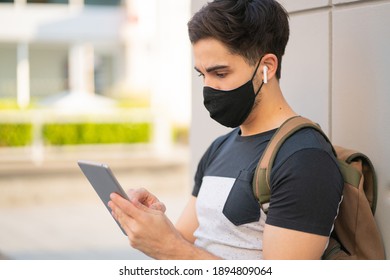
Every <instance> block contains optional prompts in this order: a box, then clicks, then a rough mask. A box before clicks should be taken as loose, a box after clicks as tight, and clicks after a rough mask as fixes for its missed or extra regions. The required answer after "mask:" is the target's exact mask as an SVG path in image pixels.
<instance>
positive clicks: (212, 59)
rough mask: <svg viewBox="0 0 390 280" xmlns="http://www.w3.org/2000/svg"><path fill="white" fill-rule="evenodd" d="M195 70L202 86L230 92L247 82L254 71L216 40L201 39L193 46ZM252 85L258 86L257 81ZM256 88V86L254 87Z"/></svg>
mask: <svg viewBox="0 0 390 280" xmlns="http://www.w3.org/2000/svg"><path fill="white" fill-rule="evenodd" d="M193 52H194V59H195V69H196V70H197V71H198V72H199V74H200V75H202V76H203V79H204V85H205V86H208V87H212V88H214V89H220V90H232V89H235V88H238V87H240V86H241V85H243V84H245V83H246V82H248V81H249V80H250V79H251V78H252V76H253V73H254V71H255V67H256V66H253V65H249V64H248V63H247V62H246V60H244V58H243V57H242V56H240V55H236V54H232V53H231V52H229V50H228V49H227V48H226V47H225V45H223V44H222V43H221V42H219V41H218V40H215V39H212V38H207V39H201V40H199V41H198V42H196V43H195V44H194V45H193ZM254 83H255V84H258V83H259V82H258V81H257V79H256V78H255V79H254ZM255 87H256V88H257V86H255Z"/></svg>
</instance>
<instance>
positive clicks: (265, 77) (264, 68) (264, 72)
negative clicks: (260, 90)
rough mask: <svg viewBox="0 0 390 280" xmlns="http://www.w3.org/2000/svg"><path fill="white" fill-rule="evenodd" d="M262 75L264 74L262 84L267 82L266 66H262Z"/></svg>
mask: <svg viewBox="0 0 390 280" xmlns="http://www.w3.org/2000/svg"><path fill="white" fill-rule="evenodd" d="M263 75H264V79H263V81H264V84H266V83H268V67H267V66H264V67H263Z"/></svg>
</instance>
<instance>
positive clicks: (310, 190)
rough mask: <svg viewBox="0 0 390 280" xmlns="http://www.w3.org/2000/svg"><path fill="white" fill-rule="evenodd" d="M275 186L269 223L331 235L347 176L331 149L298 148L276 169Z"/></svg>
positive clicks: (273, 183) (273, 185)
mask: <svg viewBox="0 0 390 280" xmlns="http://www.w3.org/2000/svg"><path fill="white" fill-rule="evenodd" d="M271 188H272V190H271V199H270V207H269V210H268V215H267V220H266V223H267V224H269V225H273V226H277V227H282V228H288V229H293V230H298V231H303V232H308V233H314V234H319V235H323V236H329V235H330V233H331V231H332V228H333V224H334V220H335V218H336V216H337V211H338V207H339V203H340V200H341V196H342V188H343V180H342V177H341V174H340V171H339V169H338V166H337V163H336V162H335V160H334V158H332V157H331V156H330V155H329V153H327V152H326V151H324V150H321V149H315V148H309V149H304V150H300V151H297V152H295V153H294V154H292V155H291V156H290V157H288V158H287V159H286V161H285V162H284V163H283V164H281V165H280V166H279V167H278V168H277V169H276V170H272V174H271Z"/></svg>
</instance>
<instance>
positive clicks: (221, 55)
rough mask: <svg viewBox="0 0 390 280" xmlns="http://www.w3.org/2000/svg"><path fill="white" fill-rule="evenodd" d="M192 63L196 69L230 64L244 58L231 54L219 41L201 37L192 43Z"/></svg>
mask: <svg viewBox="0 0 390 280" xmlns="http://www.w3.org/2000/svg"><path fill="white" fill-rule="evenodd" d="M193 53H194V63H195V67H196V68H198V69H201V68H207V67H209V66H212V65H221V64H223V65H231V64H235V63H237V62H238V61H243V60H244V59H243V58H242V57H241V56H239V55H236V54H232V53H231V52H230V51H229V49H228V48H227V47H226V46H225V45H224V44H222V43H221V42H220V41H218V40H216V39H213V38H206V39H201V40H199V41H198V42H196V43H195V44H194V45H193Z"/></svg>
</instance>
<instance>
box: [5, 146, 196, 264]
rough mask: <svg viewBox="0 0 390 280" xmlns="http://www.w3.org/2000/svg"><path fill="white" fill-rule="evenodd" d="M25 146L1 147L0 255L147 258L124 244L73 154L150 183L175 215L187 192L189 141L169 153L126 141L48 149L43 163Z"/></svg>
mask: <svg viewBox="0 0 390 280" xmlns="http://www.w3.org/2000/svg"><path fill="white" fill-rule="evenodd" d="M10 152H11V153H10ZM1 153H3V154H1ZM12 153H15V154H14V156H13V157H12ZM18 153H19V154H18ZM5 154H7V156H5ZM22 154H23V153H22V152H20V151H19V152H18V151H8V152H7V153H6V152H5V151H4V150H0V158H2V159H1V160H0V229H1V230H0V259H24V260H30V259H44V260H46V259H61V260H68V259H147V257H146V256H145V255H143V254H142V253H140V252H138V251H136V250H134V249H132V248H131V247H130V246H129V245H128V240H127V238H126V237H125V236H124V235H123V234H122V232H121V231H120V229H119V228H118V226H117V225H116V223H115V222H114V220H113V219H112V217H111V215H110V214H109V213H108V211H107V210H106V209H105V207H104V206H103V204H102V203H101V201H100V200H99V198H98V197H97V195H96V193H95V192H94V190H93V189H92V187H91V186H90V185H89V183H88V181H87V180H86V179H85V177H83V175H82V174H81V171H80V170H79V169H78V166H77V164H76V161H77V159H89V160H97V161H103V162H105V163H108V164H109V165H110V166H111V168H112V170H113V172H114V173H115V175H116V176H117V178H118V180H119V182H120V183H121V185H122V186H123V187H124V188H130V187H148V188H149V189H150V190H151V191H152V192H154V193H155V194H157V195H158V196H159V197H160V199H161V200H162V201H164V203H165V204H166V205H167V215H168V216H169V217H170V218H171V219H172V220H173V221H175V220H176V219H177V218H178V216H179V214H180V211H181V209H183V207H184V204H185V202H186V201H187V199H188V198H189V194H190V188H189V185H190V182H191V179H190V178H191V176H190V175H189V168H188V158H189V157H188V150H187V148H186V147H180V148H175V149H174V150H173V151H172V152H171V153H170V154H169V155H167V156H156V155H154V154H153V153H152V152H150V151H148V149H143V148H137V149H134V148H129V147H107V148H99V149H96V147H95V148H93V147H90V148H87V149H81V150H80V149H78V150H77V149H76V150H74V151H73V152H72V151H69V150H68V151H63V150H61V151H54V152H53V151H52V152H51V153H50V154H48V155H47V157H46V158H45V160H44V161H43V162H41V164H40V165H34V164H33V163H32V162H31V161H30V160H29V159H28V158H26V157H23V156H22Z"/></svg>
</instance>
